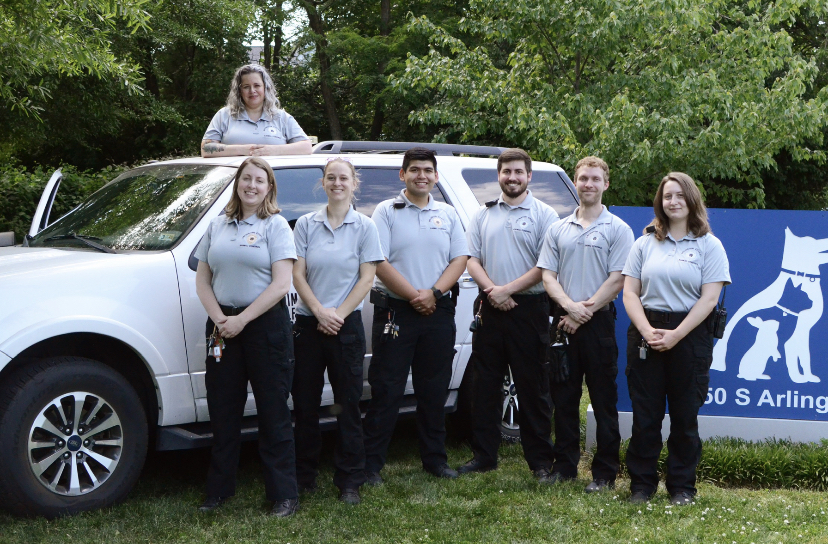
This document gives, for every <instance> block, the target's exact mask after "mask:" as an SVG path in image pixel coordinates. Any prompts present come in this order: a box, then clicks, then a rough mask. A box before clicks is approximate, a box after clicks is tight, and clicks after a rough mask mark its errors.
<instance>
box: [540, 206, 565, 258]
mask: <svg viewBox="0 0 828 544" xmlns="http://www.w3.org/2000/svg"><path fill="white" fill-rule="evenodd" d="M542 210H543V211H542V212H541V216H540V220H541V225H540V230H539V231H538V234H539V236H538V253H540V251H541V248H542V247H543V241H544V239H545V238H546V233H547V232H549V227H551V226H552V225H553V224H554V223H555V222H556V221H557V220H558V219H560V218H559V217H558V212H556V211H555V209H554V208H552V206H543V208H542Z"/></svg>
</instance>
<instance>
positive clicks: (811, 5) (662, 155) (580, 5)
mask: <svg viewBox="0 0 828 544" xmlns="http://www.w3.org/2000/svg"><path fill="white" fill-rule="evenodd" d="M827 10H828V7H826V5H825V4H824V3H823V2H821V1H819V0H786V1H784V2H777V3H765V2H759V1H755V0H748V1H745V2H733V1H730V0H712V1H710V2H695V1H692V0H646V1H645V0H583V1H580V2H571V1H569V0H540V1H538V0H498V1H495V0H472V1H471V5H470V9H469V13H468V14H467V16H466V17H465V18H464V20H463V22H462V24H461V27H460V30H461V31H460V32H455V33H450V32H447V31H446V30H445V29H444V28H442V27H441V26H438V25H437V24H435V23H434V22H433V21H431V20H429V19H427V18H424V17H418V18H413V20H412V21H411V24H410V28H411V29H412V31H414V32H418V33H420V34H422V35H424V36H427V37H428V39H429V43H430V45H431V49H430V51H429V52H428V54H426V55H422V56H416V55H412V56H411V57H410V58H409V59H408V63H407V67H406V70H405V72H404V73H403V74H401V75H400V76H398V77H395V78H394V87H395V89H396V90H397V92H398V93H399V94H400V95H402V96H404V97H411V96H419V97H431V99H430V100H429V103H428V105H427V106H424V107H422V108H420V109H418V110H417V111H415V112H413V113H412V115H411V117H410V118H411V120H412V121H414V122H417V123H421V124H424V125H427V126H433V127H435V128H438V129H439V131H440V132H439V138H441V139H443V140H454V139H456V140H461V141H475V142H491V143H497V144H500V145H503V144H511V145H519V146H522V147H525V148H527V149H529V150H531V151H532V152H534V154H535V156H536V157H537V158H539V159H542V160H550V161H553V162H557V163H560V164H562V165H564V166H566V167H568V168H570V169H571V168H572V167H573V166H574V164H575V162H576V161H577V160H578V159H579V158H580V157H582V156H584V155H587V154H596V155H599V156H602V157H603V158H604V159H605V160H607V162H608V163H609V164H610V165H612V166H613V167H614V168H613V169H614V172H613V175H612V179H613V191H611V195H612V198H614V199H615V201H616V202H618V203H626V204H643V203H646V202H647V201H648V200H649V198H651V195H652V193H653V188H654V185H655V184H657V183H658V181H659V180H660V179H661V177H662V176H663V175H664V174H665V173H666V172H668V171H671V170H680V171H685V172H687V173H689V174H690V175H691V176H693V177H694V178H696V179H698V180H701V181H702V182H703V184H704V187H705V189H706V192H707V198H708V201H709V202H712V203H713V204H718V205H728V206H738V207H762V206H764V205H765V204H766V199H765V179H764V178H763V175H767V173H768V172H772V171H774V170H775V169H776V168H777V166H778V164H777V158H778V157H780V156H781V155H782V154H786V155H787V156H788V157H790V159H792V160H793V161H795V162H802V161H812V162H813V163H816V164H822V163H823V162H824V160H825V158H826V157H825V151H824V147H823V133H824V131H825V129H826V126H828V122H826V120H828V116H826V113H827V112H828V89H826V88H825V86H824V84H825V81H824V79H820V71H819V67H820V63H821V60H820V57H819V54H824V52H823V53H818V52H817V51H815V50H814V49H813V48H808V47H807V46H804V45H803V40H800V41H799V42H795V40H794V37H793V36H795V35H796V31H797V28H799V27H797V25H801V21H802V20H803V19H807V18H809V17H810V18H811V20H812V21H813V20H816V21H819V20H820V17H822V16H824V15H825V13H826V11H827ZM809 28H810V29H811V30H812V31H814V32H816V33H817V34H820V35H822V36H824V33H825V28H824V25H821V23H818V24H817V25H812V26H810V27H809ZM806 34H807V33H806ZM822 59H824V57H822ZM823 77H824V76H823Z"/></svg>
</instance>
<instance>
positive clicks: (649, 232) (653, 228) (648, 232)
mask: <svg viewBox="0 0 828 544" xmlns="http://www.w3.org/2000/svg"><path fill="white" fill-rule="evenodd" d="M644 231H645V232H646V233H647V234H652V233H654V232H655V227H654V226H652V225H650V226H649V227H647V228H646V229H644Z"/></svg>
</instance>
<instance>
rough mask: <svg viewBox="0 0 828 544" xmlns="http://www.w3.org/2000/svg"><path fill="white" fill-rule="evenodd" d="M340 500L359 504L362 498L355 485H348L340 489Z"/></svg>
mask: <svg viewBox="0 0 828 544" xmlns="http://www.w3.org/2000/svg"><path fill="white" fill-rule="evenodd" d="M339 500H341V501H342V502H344V503H346V504H359V503H360V502H362V500H361V499H360V498H359V489H357V488H355V487H346V488H343V489H341V490H340V491H339Z"/></svg>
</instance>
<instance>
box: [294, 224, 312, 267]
mask: <svg viewBox="0 0 828 544" xmlns="http://www.w3.org/2000/svg"><path fill="white" fill-rule="evenodd" d="M309 219H310V218H309V217H308V216H307V215H303V216H302V217H300V218H299V220H298V221H296V225H295V226H294V228H293V241H294V244H295V245H296V256H297V257H302V258H303V259H304V258H305V255H307V252H308V223H310V221H309Z"/></svg>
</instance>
